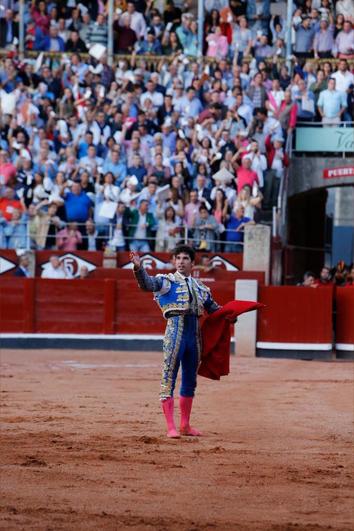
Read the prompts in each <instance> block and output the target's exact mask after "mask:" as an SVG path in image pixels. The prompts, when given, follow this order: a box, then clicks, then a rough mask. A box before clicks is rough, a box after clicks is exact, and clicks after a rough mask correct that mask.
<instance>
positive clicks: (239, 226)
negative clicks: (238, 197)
mask: <svg viewBox="0 0 354 531" xmlns="http://www.w3.org/2000/svg"><path fill="white" fill-rule="evenodd" d="M254 224H255V223H254V221H252V220H251V219H250V218H247V217H245V209H244V208H243V207H242V206H240V207H238V208H237V209H236V210H235V212H234V213H232V214H231V216H230V219H229V221H228V222H227V224H226V243H225V249H224V252H225V253H242V251H243V231H244V228H245V226H246V225H254Z"/></svg>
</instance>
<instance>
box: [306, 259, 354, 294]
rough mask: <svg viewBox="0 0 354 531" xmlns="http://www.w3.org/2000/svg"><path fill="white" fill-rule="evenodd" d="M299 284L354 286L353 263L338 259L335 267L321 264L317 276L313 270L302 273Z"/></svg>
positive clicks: (307, 285) (311, 285) (315, 286)
mask: <svg viewBox="0 0 354 531" xmlns="http://www.w3.org/2000/svg"><path fill="white" fill-rule="evenodd" d="M300 285H301V286H304V287H307V288H321V287H326V286H332V285H334V286H340V287H346V286H354V264H351V265H347V264H345V262H344V261H343V260H340V261H339V262H338V263H337V265H336V266H335V267H328V266H326V265H325V266H323V267H322V269H321V271H320V274H319V276H318V277H317V276H316V275H315V273H314V272H313V271H306V272H305V273H304V277H303V281H302V283H301V284H300Z"/></svg>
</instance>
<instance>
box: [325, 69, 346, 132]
mask: <svg viewBox="0 0 354 531" xmlns="http://www.w3.org/2000/svg"><path fill="white" fill-rule="evenodd" d="M346 108H347V97H346V94H345V92H341V91H339V90H336V80H335V78H333V77H330V78H329V80H328V88H327V89H326V90H323V91H322V92H321V93H320V97H319V99H318V112H319V113H320V115H321V117H322V123H323V124H326V125H336V124H339V123H340V122H341V120H342V115H343V113H344V112H345V110H346Z"/></svg>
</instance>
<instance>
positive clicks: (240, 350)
mask: <svg viewBox="0 0 354 531" xmlns="http://www.w3.org/2000/svg"><path fill="white" fill-rule="evenodd" d="M235 299H236V300H242V301H257V300H258V281H257V280H236V282H235ZM256 340H257V311H256V310H254V311H253V312H247V313H244V314H242V315H240V316H239V317H238V320H237V323H236V324H235V354H236V356H248V357H250V356H255V355H256Z"/></svg>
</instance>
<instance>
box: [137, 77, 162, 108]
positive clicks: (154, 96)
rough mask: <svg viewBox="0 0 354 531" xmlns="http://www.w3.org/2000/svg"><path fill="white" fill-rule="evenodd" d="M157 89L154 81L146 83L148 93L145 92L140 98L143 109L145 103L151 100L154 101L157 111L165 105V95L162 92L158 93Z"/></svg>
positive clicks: (150, 80)
mask: <svg viewBox="0 0 354 531" xmlns="http://www.w3.org/2000/svg"><path fill="white" fill-rule="evenodd" d="M155 88H156V84H155V83H154V81H153V80H152V79H149V81H148V82H147V83H146V92H144V93H143V94H142V95H141V96H140V105H141V106H142V107H144V103H145V100H146V99H149V100H151V101H152V104H153V106H154V107H155V109H157V108H158V107H161V106H162V105H163V94H162V93H161V92H157V90H155Z"/></svg>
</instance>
